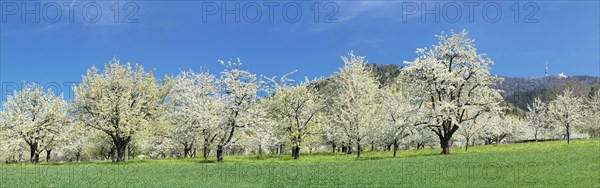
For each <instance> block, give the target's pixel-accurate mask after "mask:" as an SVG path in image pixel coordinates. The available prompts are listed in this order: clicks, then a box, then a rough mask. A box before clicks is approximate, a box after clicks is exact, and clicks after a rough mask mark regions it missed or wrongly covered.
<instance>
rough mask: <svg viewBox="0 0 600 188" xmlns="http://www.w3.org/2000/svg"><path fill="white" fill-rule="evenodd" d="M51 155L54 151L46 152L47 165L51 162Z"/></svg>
mask: <svg viewBox="0 0 600 188" xmlns="http://www.w3.org/2000/svg"><path fill="white" fill-rule="evenodd" d="M51 153H52V150H51V149H49V150H46V163H47V162H50V154H51Z"/></svg>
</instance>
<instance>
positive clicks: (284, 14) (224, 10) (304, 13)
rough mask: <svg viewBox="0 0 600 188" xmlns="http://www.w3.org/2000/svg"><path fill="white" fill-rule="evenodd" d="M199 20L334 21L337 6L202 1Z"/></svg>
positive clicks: (312, 3)
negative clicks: (200, 18)
mask: <svg viewBox="0 0 600 188" xmlns="http://www.w3.org/2000/svg"><path fill="white" fill-rule="evenodd" d="M201 11H202V23H208V22H215V21H216V22H221V23H240V22H242V21H243V22H246V23H257V22H268V23H274V22H276V21H277V22H279V21H283V22H285V23H297V22H299V21H302V20H310V21H312V22H314V23H337V22H338V19H337V17H336V16H337V13H338V11H339V6H338V4H337V3H335V2H326V1H315V2H310V1H298V2H294V1H284V2H278V1H260V2H253V1H241V2H235V1H224V2H217V1H214V2H202V10H201Z"/></svg>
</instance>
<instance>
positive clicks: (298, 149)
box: [293, 146, 300, 160]
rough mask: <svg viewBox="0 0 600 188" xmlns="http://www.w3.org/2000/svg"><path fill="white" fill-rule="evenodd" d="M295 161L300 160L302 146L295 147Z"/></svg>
mask: <svg viewBox="0 0 600 188" xmlns="http://www.w3.org/2000/svg"><path fill="white" fill-rule="evenodd" d="M293 153H294V160H298V158H300V146H296V147H294V151H293Z"/></svg>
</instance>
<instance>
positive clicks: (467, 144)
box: [465, 138, 469, 151]
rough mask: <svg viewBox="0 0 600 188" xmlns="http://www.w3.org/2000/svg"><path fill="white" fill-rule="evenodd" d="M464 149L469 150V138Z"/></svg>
mask: <svg viewBox="0 0 600 188" xmlns="http://www.w3.org/2000/svg"><path fill="white" fill-rule="evenodd" d="M465 151H469V138H467V142H466V144H465Z"/></svg>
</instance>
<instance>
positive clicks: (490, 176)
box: [0, 139, 600, 187]
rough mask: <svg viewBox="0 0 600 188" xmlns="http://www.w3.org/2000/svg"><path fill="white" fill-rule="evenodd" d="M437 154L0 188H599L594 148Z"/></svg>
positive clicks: (32, 173) (62, 172) (244, 165)
mask: <svg viewBox="0 0 600 188" xmlns="http://www.w3.org/2000/svg"><path fill="white" fill-rule="evenodd" d="M438 153H439V149H424V150H418V151H415V150H412V151H400V152H399V157H397V158H391V155H392V154H391V153H390V152H365V153H364V154H363V158H364V160H361V161H356V160H355V155H346V154H313V155H308V154H303V155H301V156H300V160H299V161H294V160H292V159H291V157H290V156H288V155H285V156H283V155H264V156H261V157H260V158H259V157H258V156H225V163H223V164H217V163H214V161H203V160H201V159H168V160H134V161H129V162H127V163H125V164H112V163H108V162H94V163H82V164H38V165H29V164H13V165H3V166H2V167H0V187H282V186H286V187H289V186H293V187H414V186H419V187H462V186H468V187H481V186H486V187H498V186H500V187H515V186H518V187H594V186H595V187H599V186H600V140H598V139H588V140H575V141H572V142H571V144H570V145H567V144H566V142H564V141H562V142H557V141H554V142H539V143H522V144H507V145H489V146H478V147H473V148H469V152H464V149H461V148H453V154H452V155H449V156H442V155H439V154H438Z"/></svg>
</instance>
